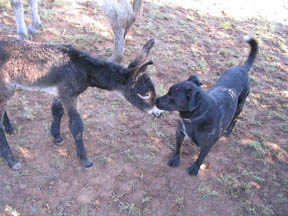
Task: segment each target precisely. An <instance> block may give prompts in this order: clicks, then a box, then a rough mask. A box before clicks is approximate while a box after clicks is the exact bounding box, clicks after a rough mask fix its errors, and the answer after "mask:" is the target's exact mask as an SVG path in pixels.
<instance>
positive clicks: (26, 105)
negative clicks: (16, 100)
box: [20, 96, 37, 121]
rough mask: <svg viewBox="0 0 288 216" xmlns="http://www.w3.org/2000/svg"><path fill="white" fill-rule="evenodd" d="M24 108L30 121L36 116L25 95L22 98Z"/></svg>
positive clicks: (25, 115) (25, 114)
mask: <svg viewBox="0 0 288 216" xmlns="http://www.w3.org/2000/svg"><path fill="white" fill-rule="evenodd" d="M20 100H21V102H22V105H23V108H24V117H25V118H26V119H28V120H30V121H33V120H34V119H35V118H36V116H37V115H36V112H35V111H34V110H33V109H32V108H31V107H30V106H29V103H28V101H27V99H26V97H25V96H22V98H21V99H20Z"/></svg>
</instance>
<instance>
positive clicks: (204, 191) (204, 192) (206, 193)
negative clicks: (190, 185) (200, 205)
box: [198, 186, 219, 199]
mask: <svg viewBox="0 0 288 216" xmlns="http://www.w3.org/2000/svg"><path fill="white" fill-rule="evenodd" d="M198 192H199V193H200V194H201V196H202V198H203V199H206V198H208V197H215V196H218V195H219V193H218V192H217V191H215V190H213V189H211V187H210V186H203V187H200V188H198Z"/></svg>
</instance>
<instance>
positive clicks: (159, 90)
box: [156, 83, 167, 97]
mask: <svg viewBox="0 0 288 216" xmlns="http://www.w3.org/2000/svg"><path fill="white" fill-rule="evenodd" d="M156 93H157V97H161V96H163V95H165V94H166V93H167V90H166V89H165V88H164V85H163V83H161V84H160V85H157V86H156Z"/></svg>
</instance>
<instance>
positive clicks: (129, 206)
mask: <svg viewBox="0 0 288 216" xmlns="http://www.w3.org/2000/svg"><path fill="white" fill-rule="evenodd" d="M126 194H127V193H123V194H120V195H118V194H117V193H114V192H111V195H110V204H112V203H114V204H116V205H117V206H118V208H119V213H120V214H121V213H124V212H125V213H126V215H141V214H142V211H141V209H140V208H138V207H137V206H136V205H135V204H134V203H130V202H128V201H126V200H125V195H126Z"/></svg>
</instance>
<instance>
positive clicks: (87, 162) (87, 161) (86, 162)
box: [81, 158, 93, 168]
mask: <svg viewBox="0 0 288 216" xmlns="http://www.w3.org/2000/svg"><path fill="white" fill-rule="evenodd" d="M81 163H82V166H83V167H85V168H89V167H92V166H93V162H92V161H91V160H90V159H88V158H87V159H81Z"/></svg>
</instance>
